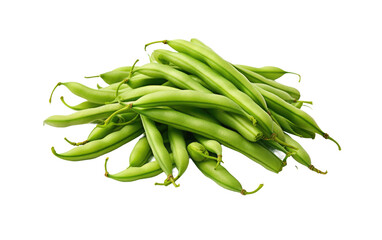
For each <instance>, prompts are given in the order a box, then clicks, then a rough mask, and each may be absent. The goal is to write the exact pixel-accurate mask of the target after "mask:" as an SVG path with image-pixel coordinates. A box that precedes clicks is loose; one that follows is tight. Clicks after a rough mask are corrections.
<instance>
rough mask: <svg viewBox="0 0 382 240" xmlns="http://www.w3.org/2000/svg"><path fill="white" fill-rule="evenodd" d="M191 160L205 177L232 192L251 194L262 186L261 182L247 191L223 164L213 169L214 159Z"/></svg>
mask: <svg viewBox="0 0 382 240" xmlns="http://www.w3.org/2000/svg"><path fill="white" fill-rule="evenodd" d="M193 162H194V163H195V165H196V167H197V168H198V169H199V170H200V171H201V172H202V173H203V174H204V175H205V176H206V177H208V178H209V179H211V180H213V181H214V182H215V183H217V184H218V185H219V186H221V187H223V188H225V189H228V190H231V191H234V192H239V193H241V194H242V195H248V194H253V193H255V192H257V191H259V190H260V189H261V188H262V187H263V186H264V185H263V184H260V185H259V187H258V188H257V189H256V190H254V191H252V192H247V191H246V190H245V189H243V187H242V186H241V183H240V182H239V181H238V180H237V179H236V178H235V177H234V176H232V174H231V173H229V172H228V171H227V169H225V168H224V167H223V166H218V167H217V168H216V169H215V166H216V162H215V161H214V160H206V161H193Z"/></svg>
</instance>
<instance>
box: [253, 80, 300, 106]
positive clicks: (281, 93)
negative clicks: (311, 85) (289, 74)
mask: <svg viewBox="0 0 382 240" xmlns="http://www.w3.org/2000/svg"><path fill="white" fill-rule="evenodd" d="M252 84H253V85H256V86H258V87H259V88H261V89H263V90H265V91H268V92H271V93H273V94H275V95H277V96H279V97H280V98H281V99H283V100H284V101H286V102H289V103H294V102H296V101H297V100H296V99H295V98H293V97H292V96H291V95H289V93H287V92H285V91H284V90H281V89H278V88H275V87H272V86H270V85H267V84H264V83H252Z"/></svg>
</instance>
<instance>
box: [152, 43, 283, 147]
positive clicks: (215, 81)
mask: <svg viewBox="0 0 382 240" xmlns="http://www.w3.org/2000/svg"><path fill="white" fill-rule="evenodd" d="M152 55H153V56H154V57H155V59H157V61H158V62H161V61H164V62H171V63H173V64H176V65H177V66H179V67H180V68H182V69H185V70H186V71H188V72H190V73H192V74H194V75H196V76H198V77H199V78H201V79H202V80H203V81H204V82H206V83H207V84H208V85H209V86H210V87H211V88H212V89H214V91H216V92H217V93H220V94H222V95H224V96H226V97H228V98H230V99H231V100H233V101H234V102H236V103H237V104H238V105H239V106H240V107H241V108H243V109H244V110H245V111H246V112H247V113H248V114H250V115H251V116H253V117H254V118H255V119H256V120H257V122H258V123H259V125H260V126H261V128H262V129H263V130H264V135H265V136H266V137H271V136H272V134H273V133H275V135H276V136H277V137H278V138H280V139H281V140H283V132H282V130H281V129H280V128H279V127H278V125H277V124H274V123H273V121H272V119H271V117H270V116H269V115H268V114H267V113H266V112H265V111H264V110H263V109H262V108H261V107H260V106H259V105H257V104H256V103H255V102H254V101H253V100H252V99H251V98H250V97H248V95H246V94H245V93H243V92H241V91H240V90H238V89H237V88H236V87H235V86H234V85H233V84H232V83H231V82H229V81H228V80H227V79H225V78H224V77H222V76H221V75H219V74H218V73H216V72H215V71H213V70H212V69H211V68H210V67H208V66H207V65H206V64H204V63H202V62H200V61H198V60H196V59H194V58H192V57H190V56H188V55H186V54H183V53H174V52H171V51H167V50H155V51H154V52H153V54H152Z"/></svg>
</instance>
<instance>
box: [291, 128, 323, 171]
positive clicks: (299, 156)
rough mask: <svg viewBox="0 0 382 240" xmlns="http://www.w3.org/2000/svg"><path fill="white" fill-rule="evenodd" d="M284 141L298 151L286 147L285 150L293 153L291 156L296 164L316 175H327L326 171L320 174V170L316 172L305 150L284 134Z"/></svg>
mask: <svg viewBox="0 0 382 240" xmlns="http://www.w3.org/2000/svg"><path fill="white" fill-rule="evenodd" d="M285 141H287V142H288V143H289V144H291V145H293V146H295V147H297V148H298V150H297V151H296V150H292V149H290V148H288V147H286V149H288V150H290V151H292V152H294V154H292V157H293V158H294V159H295V160H296V161H297V162H298V163H300V164H302V165H304V166H307V167H308V168H309V169H310V170H312V171H315V172H317V173H320V174H327V173H328V172H327V171H325V172H322V171H321V170H318V169H317V168H315V167H314V166H313V165H312V162H311V159H310V156H309V154H308V153H307V152H306V151H305V149H304V148H303V147H302V146H301V145H300V144H299V143H298V142H297V141H295V140H294V139H293V138H291V137H290V136H288V134H285Z"/></svg>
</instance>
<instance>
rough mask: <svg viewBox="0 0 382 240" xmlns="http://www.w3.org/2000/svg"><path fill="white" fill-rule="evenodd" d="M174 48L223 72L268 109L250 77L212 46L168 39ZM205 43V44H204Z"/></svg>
mask: <svg viewBox="0 0 382 240" xmlns="http://www.w3.org/2000/svg"><path fill="white" fill-rule="evenodd" d="M165 43H166V44H168V45H169V46H170V47H171V48H173V49H174V50H176V51H178V52H180V53H185V54H188V55H190V56H192V57H193V58H195V59H197V60H199V61H201V62H203V63H205V64H207V65H208V66H210V67H211V68H212V69H213V70H214V71H216V72H218V73H219V74H221V75H222V76H223V77H225V78H226V79H228V80H229V81H231V82H232V83H233V84H234V85H235V86H236V87H237V88H238V89H240V90H241V91H243V92H244V93H246V94H247V95H248V96H249V97H250V98H251V99H252V100H253V101H255V102H256V103H257V104H258V105H259V106H260V107H262V108H263V109H265V110H267V109H268V108H267V105H266V103H265V100H264V98H263V97H262V96H261V94H260V93H259V91H258V90H257V88H256V87H255V86H253V85H251V84H250V82H249V81H248V79H247V78H246V77H245V76H244V75H243V74H242V73H240V72H239V71H238V70H237V69H236V68H235V67H233V66H232V65H231V64H230V63H229V62H227V61H225V60H224V59H223V58H222V57H220V56H219V55H218V54H217V53H216V52H214V51H213V50H212V49H211V48H209V47H208V48H207V47H204V46H201V45H200V44H195V43H192V42H188V41H185V40H181V39H176V40H166V42H165ZM204 45H205V44H204Z"/></svg>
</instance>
